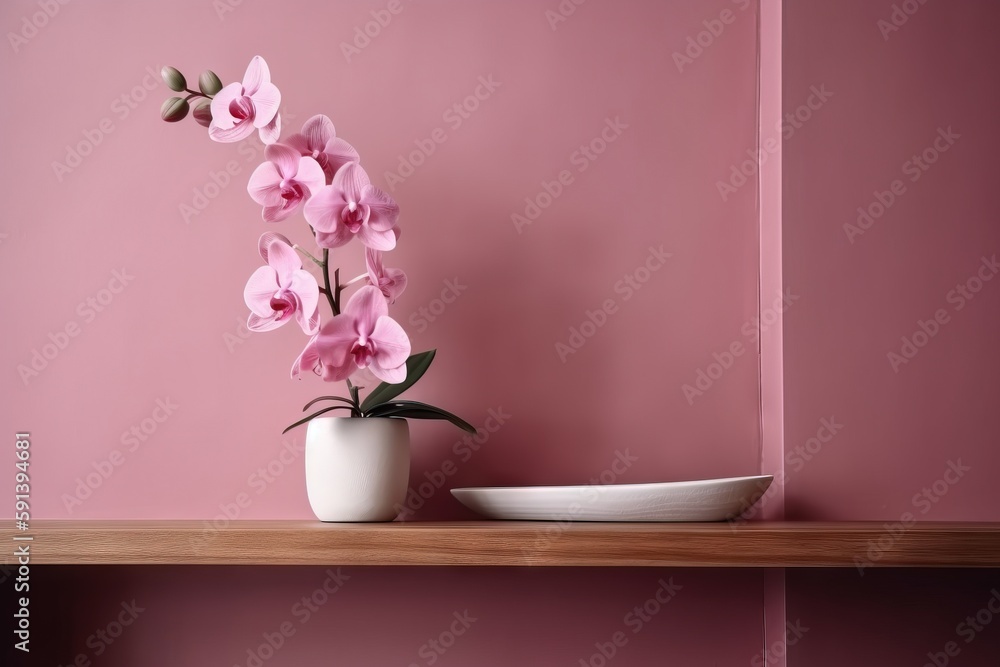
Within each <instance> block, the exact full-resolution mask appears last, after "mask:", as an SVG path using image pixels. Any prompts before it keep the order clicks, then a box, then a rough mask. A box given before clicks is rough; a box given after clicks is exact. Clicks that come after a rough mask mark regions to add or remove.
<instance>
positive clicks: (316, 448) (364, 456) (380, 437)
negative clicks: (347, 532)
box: [306, 417, 410, 522]
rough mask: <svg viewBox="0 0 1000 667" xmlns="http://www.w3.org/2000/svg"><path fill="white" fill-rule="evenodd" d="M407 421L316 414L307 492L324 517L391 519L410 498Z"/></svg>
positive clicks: (309, 443) (310, 428)
mask: <svg viewBox="0 0 1000 667" xmlns="http://www.w3.org/2000/svg"><path fill="white" fill-rule="evenodd" d="M409 479H410V429H409V426H408V425H407V423H406V420H405V419H395V418H364V419H362V418H358V417H317V418H316V419H313V420H312V421H310V422H309V426H308V429H307V430H306V490H307V492H308V494H309V504H310V505H311V506H312V511H313V512H314V513H315V514H316V518H318V519H319V520H320V521H345V522H347V521H392V520H393V519H395V518H396V515H397V514H398V513H399V510H400V509H401V508H402V506H403V502H404V501H405V500H406V489H407V485H408V484H409Z"/></svg>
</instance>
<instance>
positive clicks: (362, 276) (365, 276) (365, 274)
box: [340, 273, 368, 289]
mask: <svg viewBox="0 0 1000 667" xmlns="http://www.w3.org/2000/svg"><path fill="white" fill-rule="evenodd" d="M367 277H368V274H367V273H362V274H361V275H360V276H357V277H356V278H351V279H350V280H348V281H347V282H346V283H344V284H343V285H341V286H340V289H346V288H348V287H350V286H351V285H353V284H354V283H356V282H358V281H359V280H364V279H365V278H367Z"/></svg>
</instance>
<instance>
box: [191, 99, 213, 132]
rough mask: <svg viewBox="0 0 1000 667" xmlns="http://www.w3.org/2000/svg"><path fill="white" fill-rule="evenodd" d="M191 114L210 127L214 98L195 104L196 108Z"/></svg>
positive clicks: (201, 123)
mask: <svg viewBox="0 0 1000 667" xmlns="http://www.w3.org/2000/svg"><path fill="white" fill-rule="evenodd" d="M191 115H192V116H194V119H195V121H197V123H198V124H199V125H204V126H205V127H208V126H209V125H211V124H212V100H202V101H201V102H198V104H196V105H194V109H193V110H192V111H191Z"/></svg>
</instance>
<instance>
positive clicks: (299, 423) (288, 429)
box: [281, 405, 354, 435]
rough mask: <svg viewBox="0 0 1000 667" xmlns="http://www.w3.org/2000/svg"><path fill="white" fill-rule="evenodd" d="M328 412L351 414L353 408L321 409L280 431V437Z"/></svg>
mask: <svg viewBox="0 0 1000 667" xmlns="http://www.w3.org/2000/svg"><path fill="white" fill-rule="evenodd" d="M330 410H350V411H351V412H353V411H354V408H351V407H348V406H346V405H334V406H332V407H329V408H323V409H322V410H319V411H317V412H314V413H312V414H311V415H309V416H308V417H304V418H302V419H300V420H298V421H297V422H295V423H294V424H292V425H291V426H289V427H288V428H286V429H285V430H284V431H282V432H281V435H285V434H286V433H288V432H289V431H291V430H292V429H293V428H295V427H296V426H301V425H302V424H305V423H306V422H307V421H309V420H310V419H313V418H314V417H319V416H320V415H321V414H324V413H326V412H329V411H330Z"/></svg>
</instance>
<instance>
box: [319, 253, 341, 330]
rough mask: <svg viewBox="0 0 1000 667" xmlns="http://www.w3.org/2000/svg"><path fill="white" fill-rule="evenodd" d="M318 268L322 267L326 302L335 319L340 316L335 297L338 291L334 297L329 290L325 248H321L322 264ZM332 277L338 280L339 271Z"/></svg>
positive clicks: (332, 292)
mask: <svg viewBox="0 0 1000 667" xmlns="http://www.w3.org/2000/svg"><path fill="white" fill-rule="evenodd" d="M320 266H321V267H323V284H324V286H325V287H326V300H327V301H328V302H329V303H330V310H332V311H333V315H334V316H335V317H336V316H337V315H340V307H339V305H338V303H337V296H340V289H339V288H337V290H336V291H337V295H336V296H334V290H333V289H330V250H329V249H327V248H323V263H322V264H320ZM334 276H335V277H337V278H339V276H340V269H337V271H336V272H335V273H334Z"/></svg>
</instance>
